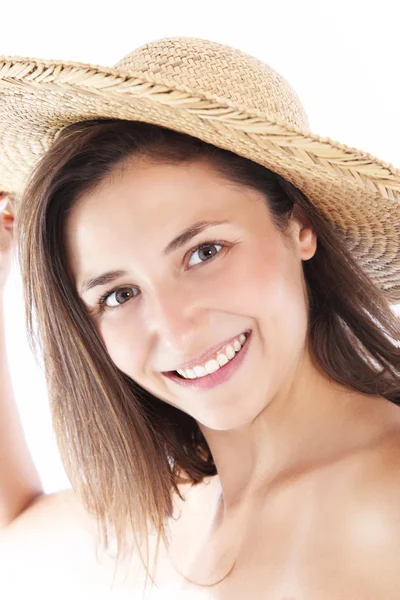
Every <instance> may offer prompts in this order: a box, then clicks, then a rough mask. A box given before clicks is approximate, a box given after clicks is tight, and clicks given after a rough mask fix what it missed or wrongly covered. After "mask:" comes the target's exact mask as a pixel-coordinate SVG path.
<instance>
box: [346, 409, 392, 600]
mask: <svg viewBox="0 0 400 600" xmlns="http://www.w3.org/2000/svg"><path fill="white" fill-rule="evenodd" d="M398 410H399V415H400V408H399V409H398ZM350 495H351V497H350V499H349V503H348V508H349V511H348V514H347V516H346V518H347V523H348V537H347V541H348V543H347V544H346V546H347V551H348V552H349V560H351V562H352V564H354V567H355V569H359V572H360V575H361V576H362V577H363V579H364V580H369V579H370V578H371V579H373V584H372V585H375V583H377V582H378V580H379V590H380V592H382V593H381V597H384V596H385V594H386V596H385V597H387V598H392V597H395V598H398V597H400V551H399V547H400V545H399V544H400V425H397V424H396V423H394V426H393V428H391V429H390V431H388V434H387V436H384V437H383V438H382V439H381V440H380V441H379V442H378V443H376V444H375V445H373V446H371V448H369V449H368V451H366V452H365V453H363V455H362V457H360V458H359V459H358V460H357V461H356V464H355V468H354V480H353V483H352V485H351V486H350ZM377 578H378V580H377Z"/></svg>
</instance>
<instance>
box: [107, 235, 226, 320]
mask: <svg viewBox="0 0 400 600" xmlns="http://www.w3.org/2000/svg"><path fill="white" fill-rule="evenodd" d="M207 246H221V248H220V250H218V252H217V253H216V254H214V256H212V257H211V258H209V259H208V260H205V261H203V262H201V263H198V264H197V265H194V266H193V267H189V269H193V268H195V267H199V266H200V265H202V264H204V263H208V262H211V261H212V260H214V258H215V257H216V256H218V254H220V252H221V250H223V249H224V248H226V247H227V246H228V244H225V243H223V242H220V241H217V240H210V241H206V242H202V243H201V244H199V245H197V246H195V247H194V248H192V249H191V250H189V253H188V254H189V258H191V257H192V255H193V254H194V253H195V252H198V251H199V250H202V249H203V248H207ZM189 269H185V270H189ZM132 287H135V286H129V285H122V286H119V287H116V288H113V289H111V290H108V291H107V292H105V293H104V294H102V295H101V296H100V297H99V298H98V300H97V307H98V312H103V311H107V310H117V309H119V308H122V307H123V306H125V304H128V302H123V303H122V304H120V305H119V306H107V305H106V300H107V299H108V298H109V296H111V294H113V293H114V292H119V291H120V290H124V289H130V288H132ZM136 295H137V296H138V295H139V294H136ZM132 297H133V298H134V297H135V296H132Z"/></svg>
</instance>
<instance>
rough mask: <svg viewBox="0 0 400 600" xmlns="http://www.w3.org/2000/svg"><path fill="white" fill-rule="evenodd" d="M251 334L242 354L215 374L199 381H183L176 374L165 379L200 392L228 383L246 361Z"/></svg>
mask: <svg viewBox="0 0 400 600" xmlns="http://www.w3.org/2000/svg"><path fill="white" fill-rule="evenodd" d="M250 338H251V333H249V335H248V336H247V339H246V342H245V344H244V346H242V349H241V350H240V352H238V353H237V354H235V356H234V357H233V358H232V360H230V361H229V362H228V363H227V364H226V365H224V366H223V367H220V368H219V369H218V371H215V372H214V373H210V374H209V375H204V377H198V378H197V379H182V378H181V377H178V376H177V375H175V374H174V373H168V374H165V377H168V379H171V380H172V381H174V382H175V383H177V384H178V385H183V386H184V387H190V388H197V389H200V390H209V389H211V388H213V387H215V386H216V385H219V384H220V383H223V382H224V381H227V380H228V379H230V377H232V375H233V374H234V373H236V371H237V370H238V368H239V367H240V365H241V364H242V362H243V361H244V359H245V357H246V354H247V350H248V348H249V343H250Z"/></svg>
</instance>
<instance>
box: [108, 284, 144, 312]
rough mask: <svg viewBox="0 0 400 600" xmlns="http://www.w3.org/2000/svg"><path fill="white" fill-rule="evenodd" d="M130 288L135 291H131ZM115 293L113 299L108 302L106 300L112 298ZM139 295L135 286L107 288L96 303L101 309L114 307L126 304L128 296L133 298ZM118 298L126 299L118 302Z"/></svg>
mask: <svg viewBox="0 0 400 600" xmlns="http://www.w3.org/2000/svg"><path fill="white" fill-rule="evenodd" d="M132 290H136V293H132ZM114 294H115V301H114V302H112V303H111V304H109V303H108V302H107V301H108V300H109V299H110V298H112V297H113V296H114ZM138 295H139V290H138V289H137V288H136V287H126V286H125V287H120V288H116V289H114V290H109V291H108V292H106V293H105V294H104V295H103V296H101V297H100V298H99V301H98V304H99V305H100V308H101V309H102V310H107V309H116V308H119V307H121V306H122V305H123V304H126V301H127V300H129V299H130V298H134V297H135V296H138ZM119 300H126V301H123V302H119Z"/></svg>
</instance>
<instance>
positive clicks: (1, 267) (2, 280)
mask: <svg viewBox="0 0 400 600" xmlns="http://www.w3.org/2000/svg"><path fill="white" fill-rule="evenodd" d="M6 206H7V198H6V197H5V196H4V194H2V193H1V192H0V294H2V293H3V291H4V288H5V285H6V281H7V277H8V275H9V272H10V268H11V261H12V257H13V250H14V217H13V215H12V214H11V213H10V212H8V211H7V210H6Z"/></svg>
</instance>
